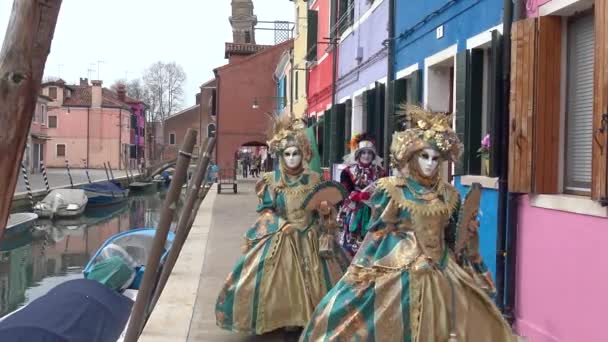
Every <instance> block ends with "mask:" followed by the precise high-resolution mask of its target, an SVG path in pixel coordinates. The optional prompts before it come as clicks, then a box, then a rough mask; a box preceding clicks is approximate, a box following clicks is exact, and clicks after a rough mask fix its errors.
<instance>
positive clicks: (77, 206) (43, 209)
mask: <svg viewBox="0 0 608 342" xmlns="http://www.w3.org/2000/svg"><path fill="white" fill-rule="evenodd" d="M87 202H88V198H87V196H86V195H85V191H84V190H82V189H55V190H53V191H51V192H50V193H49V194H48V195H47V196H46V197H45V198H44V199H43V200H42V201H40V202H38V203H36V205H35V206H34V213H36V214H37V215H38V217H40V218H51V219H52V218H73V217H77V216H80V215H81V214H82V213H83V212H84V209H85V208H86V205H87Z"/></svg>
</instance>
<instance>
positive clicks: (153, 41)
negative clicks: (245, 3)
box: [0, 0, 294, 107]
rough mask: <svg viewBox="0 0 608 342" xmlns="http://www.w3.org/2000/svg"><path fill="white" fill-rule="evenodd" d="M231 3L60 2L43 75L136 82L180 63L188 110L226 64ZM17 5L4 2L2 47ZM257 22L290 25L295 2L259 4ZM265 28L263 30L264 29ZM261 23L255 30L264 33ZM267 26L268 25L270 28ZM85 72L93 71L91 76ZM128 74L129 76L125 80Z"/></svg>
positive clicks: (0, 5)
mask: <svg viewBox="0 0 608 342" xmlns="http://www.w3.org/2000/svg"><path fill="white" fill-rule="evenodd" d="M230 3H231V0H63V3H62V6H61V12H60V13H59V20H58V22H57V28H56V30H55V38H54V39H53V44H52V46H51V54H50V55H49V58H48V59H47V63H46V69H45V76H60V77H61V78H63V79H64V80H66V82H68V83H70V84H72V83H77V82H78V80H79V78H80V77H87V76H90V79H96V78H97V69H98V68H97V65H98V63H97V61H103V62H102V63H99V77H100V79H102V80H103V81H104V86H107V87H109V86H110V85H111V84H112V83H113V81H114V80H116V79H119V78H125V75H128V78H129V79H132V78H135V77H139V76H140V75H141V73H142V71H143V70H144V69H145V68H146V67H147V66H148V65H150V64H152V63H154V62H156V61H159V60H162V61H166V62H169V61H176V62H177V63H178V64H181V65H182V66H183V68H184V70H185V71H186V75H187V80H186V86H185V93H186V98H185V101H184V107H188V106H190V105H193V104H194V95H195V94H196V93H197V92H198V87H199V86H200V85H201V84H202V83H204V82H205V81H207V80H208V79H210V78H212V77H213V71H212V70H213V68H215V67H218V66H221V65H223V64H225V63H226V60H225V59H224V43H225V42H226V41H232V31H231V27H230V23H229V22H228V17H229V16H230ZM12 4H13V0H0V30H2V31H0V42H1V41H3V40H4V34H5V32H6V27H7V25H8V20H9V15H10V12H11V9H12ZM253 4H254V12H255V14H256V15H257V17H258V21H274V20H288V21H293V20H294V18H293V15H294V10H293V2H291V1H288V0H254V1H253ZM260 25H261V24H260ZM260 25H258V27H260ZM266 26H267V25H266ZM256 40H257V42H258V44H272V43H273V42H274V35H273V32H272V31H259V30H258V31H257V32H256ZM88 69H92V70H93V71H91V72H89V71H88ZM127 72H128V74H127Z"/></svg>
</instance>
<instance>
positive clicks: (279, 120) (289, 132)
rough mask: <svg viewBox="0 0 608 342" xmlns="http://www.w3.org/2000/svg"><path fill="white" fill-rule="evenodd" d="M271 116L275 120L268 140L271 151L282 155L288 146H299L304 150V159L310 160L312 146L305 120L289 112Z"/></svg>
mask: <svg viewBox="0 0 608 342" xmlns="http://www.w3.org/2000/svg"><path fill="white" fill-rule="evenodd" d="M271 118H272V121H273V122H272V128H271V130H270V132H269V133H268V139H269V140H268V142H267V144H268V147H269V148H270V151H271V152H272V153H274V154H277V155H280V154H281V153H282V152H283V151H284V150H285V149H286V148H288V147H297V148H299V149H300V151H301V152H302V156H303V159H304V161H306V162H307V163H308V162H310V159H311V158H312V147H311V145H310V140H309V139H308V136H307V135H306V124H305V123H304V121H302V120H301V119H297V118H294V117H293V116H291V115H289V114H281V115H279V116H276V115H271Z"/></svg>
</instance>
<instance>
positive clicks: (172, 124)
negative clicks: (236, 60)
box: [162, 79, 217, 160]
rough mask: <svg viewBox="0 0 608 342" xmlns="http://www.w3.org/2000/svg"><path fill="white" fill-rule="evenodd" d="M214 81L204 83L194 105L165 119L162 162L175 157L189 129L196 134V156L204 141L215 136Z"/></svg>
mask: <svg viewBox="0 0 608 342" xmlns="http://www.w3.org/2000/svg"><path fill="white" fill-rule="evenodd" d="M215 94H216V88H215V79H213V80H210V81H208V82H206V83H204V84H203V85H202V86H201V92H200V93H198V94H196V103H195V104H194V105H193V106H191V107H189V108H186V109H184V110H182V111H180V112H177V113H175V114H173V115H171V116H170V117H168V118H167V119H165V122H164V127H163V130H164V132H163V140H164V141H163V146H164V147H165V148H164V151H163V153H162V155H163V160H171V159H174V158H176V157H177V150H178V149H179V147H180V146H181V145H182V143H183V142H184V137H185V136H186V131H188V129H189V128H192V129H194V130H195V131H196V132H197V135H196V145H195V148H194V150H195V153H196V154H198V151H199V149H200V148H201V144H202V143H203V142H204V139H206V138H208V137H210V136H215V134H216V125H217V123H216V120H215V118H216V115H215Z"/></svg>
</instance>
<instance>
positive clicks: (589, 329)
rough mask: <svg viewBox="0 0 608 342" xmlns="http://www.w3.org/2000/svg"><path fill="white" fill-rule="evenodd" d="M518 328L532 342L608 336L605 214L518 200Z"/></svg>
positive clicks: (596, 340) (590, 341) (600, 340)
mask: <svg viewBox="0 0 608 342" xmlns="http://www.w3.org/2000/svg"><path fill="white" fill-rule="evenodd" d="M519 210H520V211H519V221H518V234H519V235H518V241H517V284H516V286H517V287H516V296H517V303H516V317H517V321H516V324H517V331H518V332H519V333H520V334H522V335H524V336H528V337H529V341H531V342H554V341H560V342H583V341H584V342H605V341H608V320H607V317H608V266H607V260H608V219H606V218H598V217H592V216H586V215H578V214H572V213H567V212H562V211H557V210H549V209H541V208H535V207H532V206H530V202H529V199H528V196H524V197H523V198H522V200H521V201H520V207H519Z"/></svg>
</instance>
